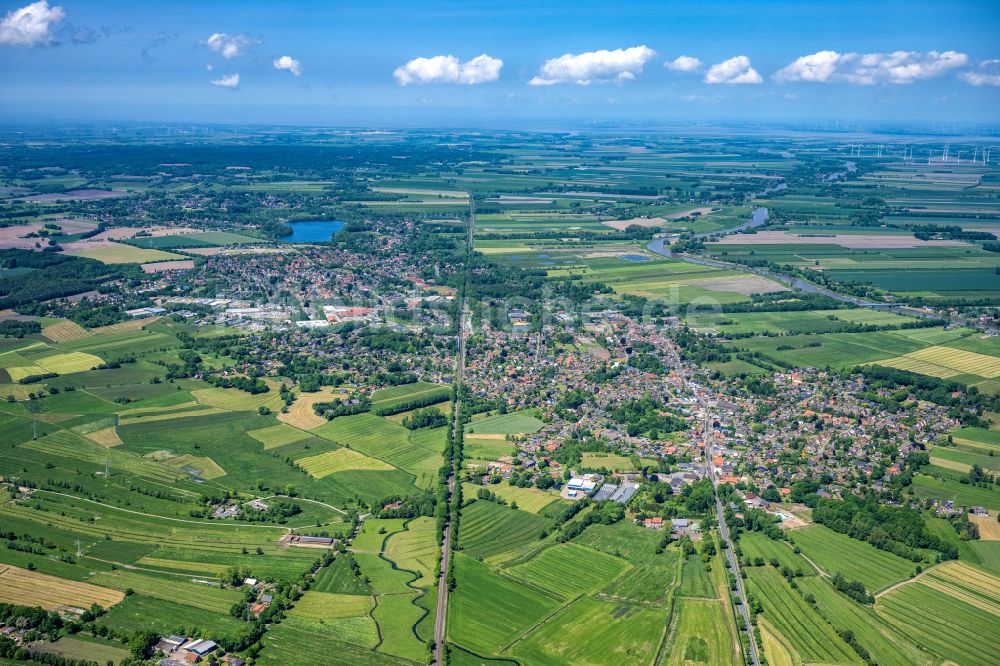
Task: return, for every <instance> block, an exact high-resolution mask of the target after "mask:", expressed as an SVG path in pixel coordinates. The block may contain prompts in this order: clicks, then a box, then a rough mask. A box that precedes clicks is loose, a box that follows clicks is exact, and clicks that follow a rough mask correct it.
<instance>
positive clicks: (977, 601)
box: [920, 561, 1000, 616]
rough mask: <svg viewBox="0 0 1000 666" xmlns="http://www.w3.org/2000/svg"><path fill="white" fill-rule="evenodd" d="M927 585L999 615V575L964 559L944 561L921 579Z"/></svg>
mask: <svg viewBox="0 0 1000 666" xmlns="http://www.w3.org/2000/svg"><path fill="white" fill-rule="evenodd" d="M920 582H921V583H923V584H924V585H926V586H927V587H930V588H933V589H935V590H937V591H938V592H943V593H945V594H947V595H949V596H951V597H954V598H955V599H959V600H960V601H964V602H965V603H967V604H970V605H972V606H975V607H977V608H980V609H982V610H985V611H988V612H990V613H992V614H993V615H997V616H1000V577H998V576H994V575H992V574H989V573H987V572H985V571H983V570H982V569H976V568H975V567H971V566H969V565H968V564H965V563H963V562H956V561H951V562H945V563H944V564H942V565H940V566H937V567H934V568H933V569H931V570H929V571H928V572H927V574H926V575H925V576H923V578H922V579H921V580H920Z"/></svg>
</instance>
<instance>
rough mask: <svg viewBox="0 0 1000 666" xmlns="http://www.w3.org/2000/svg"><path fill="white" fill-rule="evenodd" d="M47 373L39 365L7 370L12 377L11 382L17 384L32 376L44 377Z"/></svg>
mask: <svg viewBox="0 0 1000 666" xmlns="http://www.w3.org/2000/svg"><path fill="white" fill-rule="evenodd" d="M46 372H48V370H46V369H45V368H43V367H41V366H37V365H21V366H17V367H15V368H7V374H8V375H10V379H11V381H15V382H16V381H20V380H22V379H24V378H25V377H30V376H31V375H44V374H45V373H46Z"/></svg>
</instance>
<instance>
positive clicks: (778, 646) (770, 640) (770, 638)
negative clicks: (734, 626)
mask: <svg viewBox="0 0 1000 666" xmlns="http://www.w3.org/2000/svg"><path fill="white" fill-rule="evenodd" d="M759 624H760V637H761V639H763V641H764V653H765V654H766V655H767V661H768V663H770V664H774V666H795V664H800V663H802V660H801V659H799V658H798V654H797V653H796V652H795V649H794V648H792V646H791V645H789V644H788V641H786V640H785V639H784V637H783V636H782V635H781V634H780V633H778V632H777V631H775V630H774V628H773V627H772V626H771V625H770V624H768V622H767V621H766V620H764V619H763V618H761V619H760V620H759Z"/></svg>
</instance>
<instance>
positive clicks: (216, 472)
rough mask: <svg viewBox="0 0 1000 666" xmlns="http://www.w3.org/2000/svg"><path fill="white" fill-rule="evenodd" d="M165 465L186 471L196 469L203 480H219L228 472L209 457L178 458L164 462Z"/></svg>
mask: <svg viewBox="0 0 1000 666" xmlns="http://www.w3.org/2000/svg"><path fill="white" fill-rule="evenodd" d="M163 463H164V464H166V465H170V466H171V467H176V468H177V469H180V470H184V469H185V468H188V467H190V468H194V469H196V470H198V476H200V477H201V478H203V479H209V480H211V479H217V478H219V477H220V476H225V475H226V470H224V469H222V467H220V466H219V464H218V463H217V462H215V461H214V460H212V459H211V458H209V457H207V456H202V457H195V456H192V455H183V456H177V457H176V458H169V459H167V460H164V461H163Z"/></svg>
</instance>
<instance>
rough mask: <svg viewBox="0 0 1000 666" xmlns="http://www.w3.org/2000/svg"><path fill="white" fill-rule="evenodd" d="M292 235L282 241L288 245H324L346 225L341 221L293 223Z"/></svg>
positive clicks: (291, 225)
mask: <svg viewBox="0 0 1000 666" xmlns="http://www.w3.org/2000/svg"><path fill="white" fill-rule="evenodd" d="M288 226H290V227H291V228H292V235H291V236H285V237H283V238H282V239H281V240H283V241H285V242H287V243H322V242H325V241H328V240H330V237H331V236H333V235H334V234H335V233H337V232H338V231H340V230H341V228H342V227H343V226H344V223H343V222H341V221H340V220H311V221H308V222H292V223H291V224H289V225H288Z"/></svg>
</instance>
